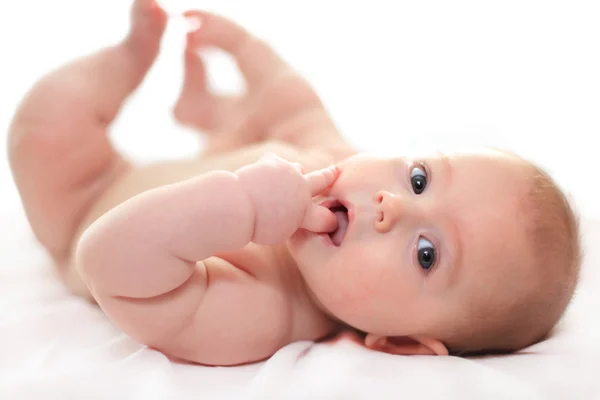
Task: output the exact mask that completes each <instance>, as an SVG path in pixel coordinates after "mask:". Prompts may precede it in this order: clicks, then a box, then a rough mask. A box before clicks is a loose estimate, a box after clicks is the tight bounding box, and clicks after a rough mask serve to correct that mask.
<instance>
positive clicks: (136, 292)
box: [75, 157, 338, 365]
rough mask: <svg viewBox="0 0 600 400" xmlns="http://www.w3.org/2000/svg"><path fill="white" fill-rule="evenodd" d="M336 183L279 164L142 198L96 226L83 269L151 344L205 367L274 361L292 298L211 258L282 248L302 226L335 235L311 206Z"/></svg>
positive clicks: (120, 317) (108, 308)
mask: <svg viewBox="0 0 600 400" xmlns="http://www.w3.org/2000/svg"><path fill="white" fill-rule="evenodd" d="M337 175H338V174H337V171H336V170H335V169H325V170H321V171H315V172H312V173H310V174H307V175H304V174H302V173H301V172H300V168H299V167H298V166H294V165H293V164H290V163H287V162H285V161H283V160H281V159H277V158H274V157H272V158H271V159H269V160H267V161H263V162H259V163H256V164H252V165H251V166H249V167H245V168H242V169H241V170H239V171H237V172H236V173H230V172H224V171H217V172H212V173H209V174H206V175H203V176H200V177H198V178H194V179H190V180H188V181H184V182H181V183H176V184H173V185H169V186H164V187H161V188H158V189H153V190H150V191H147V192H144V193H142V194H140V195H138V196H136V197H133V198H132V199H130V200H128V201H126V202H124V203H122V204H120V205H119V206H117V207H115V208H114V209H112V210H111V211H109V212H108V213H107V214H105V215H104V216H102V217H101V218H99V219H98V220H97V221H96V222H95V223H94V224H92V225H91V226H90V227H89V228H88V230H87V231H86V232H85V233H84V234H83V236H82V238H81V240H80V242H79V245H78V246H77V251H76V260H75V261H76V265H77V268H78V270H79V272H80V273H81V275H82V277H83V280H84V281H85V283H86V284H87V285H88V287H89V288H90V291H91V293H92V295H93V296H94V298H95V299H96V301H97V302H98V304H99V305H100V307H102V309H103V310H104V311H105V313H106V314H107V315H108V316H109V317H110V318H111V320H112V321H113V322H114V323H115V324H116V325H117V326H119V327H120V328H121V329H122V330H123V331H124V332H126V333H127V334H129V335H130V336H132V337H133V338H135V339H137V340H138V341H140V342H142V343H144V344H147V345H149V346H151V347H154V348H157V349H159V350H161V351H163V352H165V353H167V354H169V355H172V356H176V357H179V358H183V359H187V360H190V361H195V362H200V363H206V364H218V365H232V364H237V363H243V362H249V361H256V360H259V359H261V358H265V357H268V356H270V355H271V354H272V353H273V352H274V351H275V350H277V348H279V346H281V345H282V344H284V342H285V340H286V339H285V334H286V329H287V328H288V327H289V323H288V322H286V321H288V320H289V314H290V312H289V309H288V308H286V307H287V304H286V301H285V299H282V298H281V295H280V294H279V293H278V292H277V290H274V289H273V288H272V287H271V286H270V285H269V284H265V283H263V282H259V281H258V280H257V279H256V278H254V277H253V276H251V275H250V274H249V273H247V272H245V271H242V270H240V269H238V268H236V267H235V266H233V265H231V264H229V263H227V262H224V261H223V260H220V261H219V260H218V259H217V260H215V258H214V257H211V256H213V255H214V254H217V253H223V252H227V251H233V250H236V249H241V248H243V247H244V246H246V245H247V244H248V243H249V242H255V243H258V244H271V243H277V242H282V241H284V240H285V239H287V237H289V236H290V235H291V234H293V232H295V231H296V230H297V229H298V228H300V227H304V228H306V229H311V230H315V231H332V230H334V229H335V225H336V220H335V217H334V216H333V214H332V213H331V212H330V211H329V210H327V209H326V208H324V207H320V206H317V205H315V204H312V201H311V199H312V196H314V195H316V194H318V193H320V192H322V191H323V190H325V189H326V188H328V187H329V186H330V185H331V184H332V183H333V182H334V181H335V179H336V178H337ZM311 195H312V196H311ZM269 318H271V322H266V320H265V319H269ZM259 321H260V322H259ZM248 329H252V330H254V332H252V334H249V335H246V334H245V331H247V330H248ZM257 339H260V340H259V342H257ZM263 339H265V340H264V341H263ZM258 343H260V344H258Z"/></svg>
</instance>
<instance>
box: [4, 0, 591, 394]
mask: <svg viewBox="0 0 600 400" xmlns="http://www.w3.org/2000/svg"><path fill="white" fill-rule="evenodd" d="M162 3H163V4H165V5H169V4H170V5H173V6H175V5H176V6H178V7H180V8H184V6H183V3H186V5H185V7H187V6H189V5H190V4H194V5H196V6H202V7H204V6H205V3H211V5H212V6H213V7H211V8H212V9H215V10H217V11H220V12H225V13H226V14H230V15H233V16H235V17H236V18H238V19H240V20H241V21H242V22H244V23H246V24H248V26H250V27H251V29H252V30H253V31H256V32H259V33H260V34H261V35H262V36H263V37H265V38H266V39H267V40H268V41H270V42H272V43H273V44H274V45H275V47H276V48H277V49H279V50H280V51H281V52H282V53H283V54H284V55H285V57H286V58H288V59H290V60H291V61H292V64H293V65H295V66H296V67H297V68H298V69H299V70H300V71H302V72H303V73H304V74H305V75H307V76H308V77H309V78H310V79H311V82H313V83H314V84H315V86H317V88H318V89H319V92H320V93H321V94H322V95H323V98H324V100H325V102H326V103H327V104H328V106H329V107H330V109H331V111H332V114H333V115H334V117H335V118H336V119H337V121H338V122H339V124H340V126H341V127H342V129H343V131H344V133H345V134H346V135H348V136H349V137H350V138H351V139H352V140H353V141H354V142H356V143H358V144H360V145H361V146H362V147H365V148H370V149H380V148H383V147H387V148H388V149H392V148H393V150H394V152H396V151H397V150H398V151H399V152H402V151H403V150H405V148H406V146H408V145H415V144H417V145H439V144H442V145H443V144H448V143H452V144H473V143H477V144H482V143H483V144H487V145H495V146H506V147H508V148H511V149H514V150H516V151H517V152H519V153H520V154H522V155H524V156H526V157H528V158H532V159H534V160H536V161H538V162H540V163H541V164H542V165H544V166H545V167H547V168H549V170H550V171H551V172H552V173H553V174H554V175H555V176H556V177H557V178H558V179H559V182H560V183H561V184H563V185H564V186H565V187H566V188H567V189H568V190H569V192H570V193H572V194H574V195H575V201H576V202H577V203H578V204H579V205H581V206H582V209H583V210H584V211H585V213H584V215H585V216H586V218H584V221H583V225H582V226H583V232H584V240H585V245H586V250H587V254H586V259H585V265H584V271H583V272H584V274H583V277H582V282H581V285H580V287H579V291H578V294H577V297H576V299H575V301H574V303H573V304H572V307H571V308H570V310H569V312H568V314H567V315H566V318H565V320H564V321H563V323H562V324H561V325H560V327H559V329H558V332H557V334H556V335H555V336H554V337H553V338H552V339H551V340H549V341H546V342H544V343H541V344H538V345H536V346H533V347H532V348H530V349H527V350H526V351H523V352H521V353H520V354H516V355H512V356H505V357H488V358H479V359H459V358H433V357H410V358H406V357H395V356H388V355H384V354H378V353H374V352H369V351H366V350H365V349H363V348H360V347H358V346H356V345H354V344H353V343H351V342H339V343H336V344H319V345H314V344H311V343H304V342H302V343H295V344H292V345H290V346H288V347H286V348H284V349H282V350H281V351H280V352H278V353H277V354H276V355H275V356H274V357H273V358H271V359H270V360H269V361H267V362H264V363H261V364H255V365H249V366H244V367H235V368H209V367H201V366H192V365H182V364H176V363H172V362H170V361H169V360H167V359H166V358H165V357H164V356H162V355H161V354H159V353H157V352H155V351H151V350H148V349H146V348H144V347H143V346H141V345H139V344H137V343H135V342H134V341H132V340H131V339H129V338H127V337H125V336H124V335H123V334H121V333H120V332H119V331H118V330H117V329H115V328H114V327H112V326H111V324H110V323H109V322H108V321H107V320H106V318H105V317H104V316H103V315H102V313H101V312H100V311H99V310H98V309H97V308H96V307H94V306H91V305H89V304H87V303H85V302H83V301H81V300H79V299H77V298H74V297H72V296H71V295H70V294H69V293H68V292H67V291H66V290H65V288H64V287H63V286H62V285H61V284H60V283H59V282H58V280H57V279H56V278H55V277H54V276H53V273H52V268H51V266H50V264H49V261H48V259H47V257H46V255H45V254H44V252H43V251H42V250H41V249H40V247H39V246H38V245H37V244H36V243H35V241H34V239H33V237H32V235H31V232H30V230H29V228H28V227H27V223H26V220H25V217H24V215H23V213H22V210H21V208H20V205H19V202H18V199H17V196H16V192H15V189H14V186H13V184H12V182H11V179H10V174H9V171H8V167H7V165H6V160H5V159H3V158H0V399H36V400H37V399H67V398H73V399H79V398H86V399H94V398H95V399H108V398H110V399H144V400H154V399H165V398H169V399H172V398H186V399H187V398H190V399H196V398H198V399H205V398H206V399H217V398H218V399H227V398H243V399H267V398H277V399H283V398H286V399H296V398H297V399H307V398H317V399H318V398H327V399H331V398H340V399H398V398H400V399H405V398H406V399H410V398H440V399H482V398H485V399H491V398H498V399H509V398H511V399H512V398H523V399H566V398H569V399H595V398H600V379H598V373H599V371H600V365H599V364H600V361H599V360H600V340H599V339H600V319H599V318H598V315H599V312H598V310H600V295H599V294H598V293H600V270H599V268H598V267H599V264H600V250H599V249H598V243H600V221H599V220H598V219H597V218H598V216H600V211H599V210H600V207H599V204H600V201H598V199H599V198H600V197H599V195H598V194H599V192H598V188H597V184H596V185H594V184H592V181H593V180H595V181H597V179H596V178H597V177H596V175H595V174H594V173H593V171H595V170H597V157H596V152H597V149H595V148H594V146H581V145H580V144H581V143H587V138H588V137H589V136H590V135H594V136H597V132H598V129H600V126H599V125H598V124H599V122H600V120H598V118H597V115H598V109H600V103H599V102H600V98H599V97H598V96H597V93H598V92H599V91H600V79H599V75H598V74H597V71H598V70H600V56H599V53H598V51H597V49H598V43H597V38H598V37H600V33H599V32H600V31H599V29H600V25H598V24H597V23H596V20H597V18H596V17H595V16H597V15H598V3H596V2H591V1H590V2H586V1H581V2H569V3H552V4H550V3H549V2H546V1H527V2H525V1H521V0H519V1H505V2H502V3H486V2H473V1H467V0H463V1H456V2H451V3H449V2H445V1H437V2H429V1H423V2H395V3H394V4H399V6H398V7H399V10H394V11H393V12H392V11H391V9H390V8H389V7H390V4H392V3H391V2H389V1H386V2H383V1H382V2H376V1H372V2H371V1H370V2H368V3H367V2H364V1H356V2H347V1H345V2H341V1H340V2H335V1H333V0H331V1H328V2H321V1H319V2H317V1H307V2H297V3H290V2H286V3H285V5H283V3H281V4H280V5H276V4H279V3H280V2H278V3H275V2H269V1H262V0H254V1H243V2H242V1H239V2H238V1H231V2H223V1H212V2H211V1H206V2H202V4H199V5H198V4H197V3H198V2H195V1H192V0H190V1H187V2H184V1H183V0H182V1H181V2H171V1H168V0H164V1H162ZM175 3H176V4H175ZM575 4H576V5H575ZM128 6H129V2H100V3H91V2H81V1H79V0H56V1H53V2H44V1H41V0H20V1H19V2H5V3H2V4H0V12H1V13H2V15H6V16H8V17H7V18H5V19H4V20H3V23H2V24H0V48H1V49H2V61H3V63H2V73H0V100H1V101H0V152H1V154H4V153H5V146H4V143H5V138H4V136H3V135H4V132H5V131H6V129H5V128H6V126H7V124H8V121H9V118H10V115H11V114H12V112H13V110H14V107H15V106H16V101H17V100H18V99H19V98H20V97H21V96H22V95H23V92H24V91H25V90H26V88H27V87H29V86H30V85H31V82H32V81H33V80H34V79H35V78H36V77H37V76H39V75H41V74H42V73H44V72H46V71H48V69H50V68H53V67H54V66H56V65H58V64H60V63H63V62H64V61H66V60H67V59H70V58H72V57H73V56H75V55H79V54H83V53H85V52H88V51H89V49H90V48H95V47H99V46H101V45H104V44H106V43H108V42H109V41H111V40H116V39H117V38H118V37H120V35H121V34H122V33H123V32H124V29H125V28H126V24H127V8H128ZM32 10H33V11H32ZM68 10H70V11H71V12H66V11H68ZM265 10H269V12H268V13H266V11H265ZM34 11H35V12H34ZM72 15H77V16H80V18H73V17H72ZM273 15H277V16H279V17H278V18H275V17H272V16H273ZM332 21H333V22H332ZM24 22H25V23H24ZM172 28H173V29H171V30H170V31H169V32H168V34H167V37H166V39H165V46H164V49H163V50H164V52H163V55H162V56H161V59H160V60H159V62H158V64H157V67H156V68H155V69H154V70H153V72H152V73H151V75H150V77H149V80H148V82H147V84H146V85H145V86H144V87H143V88H142V90H141V91H140V92H139V93H138V95H137V96H136V98H135V99H134V101H133V102H132V103H131V104H130V105H129V106H128V107H127V108H126V112H125V114H124V115H122V117H121V118H120V119H119V121H118V122H117V124H116V125H115V130H114V134H115V135H114V137H115V140H116V143H117V145H118V146H119V147H120V148H125V149H127V151H128V152H129V153H130V154H131V155H132V156H134V158H137V159H138V160H153V159H158V158H162V157H173V156H179V155H182V154H183V153H185V154H190V153H191V152H193V151H194V149H195V148H196V147H195V141H194V138H193V136H192V135H189V134H187V135H184V134H181V130H180V129H179V130H178V129H177V128H176V127H175V126H174V125H173V123H172V120H171V119H170V118H169V116H168V113H167V109H168V107H169V106H170V105H171V104H172V102H173V100H174V98H175V96H176V94H177V91H178V87H179V82H180V78H181V65H180V58H181V37H182V32H183V30H182V27H181V26H173V27H172ZM40 32H43V35H40ZM73 32H76V34H74V33H73ZM221 67H223V64H222V63H221V64H219V65H218V66H217V68H215V69H214V72H215V76H216V77H217V78H220V81H221V82H232V81H231V75H228V73H224V72H223V71H224V69H223V68H221ZM238 83H239V82H238ZM225 86H236V84H233V85H228V84H227V83H226V84H225ZM148 116H151V118H149V117H148ZM394 140H395V142H394ZM390 145H392V146H390ZM591 216H592V217H594V218H596V219H594V218H590V217H591Z"/></svg>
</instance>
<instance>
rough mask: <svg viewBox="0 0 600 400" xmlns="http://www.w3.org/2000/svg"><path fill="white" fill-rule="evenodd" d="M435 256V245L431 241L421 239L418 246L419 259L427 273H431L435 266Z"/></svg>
mask: <svg viewBox="0 0 600 400" xmlns="http://www.w3.org/2000/svg"><path fill="white" fill-rule="evenodd" d="M435 256H436V254H435V249H434V248H433V244H432V243H431V242H430V241H429V240H427V239H425V238H423V237H420V238H419V243H418V244H417V259H418V261H419V265H420V266H421V268H423V270H424V271H425V272H427V271H429V270H430V269H431V267H433V265H434V264H435V258H436V257H435Z"/></svg>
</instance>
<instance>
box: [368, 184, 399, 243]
mask: <svg viewBox="0 0 600 400" xmlns="http://www.w3.org/2000/svg"><path fill="white" fill-rule="evenodd" d="M373 202H374V203H375V210H376V215H375V222H374V226H375V230H376V231H377V232H380V233H386V232H389V231H391V230H392V228H393V227H394V226H395V225H396V223H397V222H398V219H399V218H400V214H401V213H402V210H401V208H402V204H401V203H402V202H401V199H400V197H399V196H397V195H395V194H393V193H390V192H388V191H386V190H380V191H379V192H377V193H376V194H375V197H374V198H373Z"/></svg>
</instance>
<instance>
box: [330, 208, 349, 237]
mask: <svg viewBox="0 0 600 400" xmlns="http://www.w3.org/2000/svg"><path fill="white" fill-rule="evenodd" d="M327 208H329V209H330V210H331V212H333V214H334V215H335V217H336V218H337V222H338V228H337V229H336V230H335V231H333V232H331V233H329V237H330V238H331V241H332V242H333V244H334V245H335V246H340V245H341V244H342V242H343V241H344V237H345V236H346V230H347V229H348V223H349V218H348V209H347V208H346V207H345V206H344V205H343V204H341V203H339V202H335V203H334V204H332V205H331V206H329V207H327Z"/></svg>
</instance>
